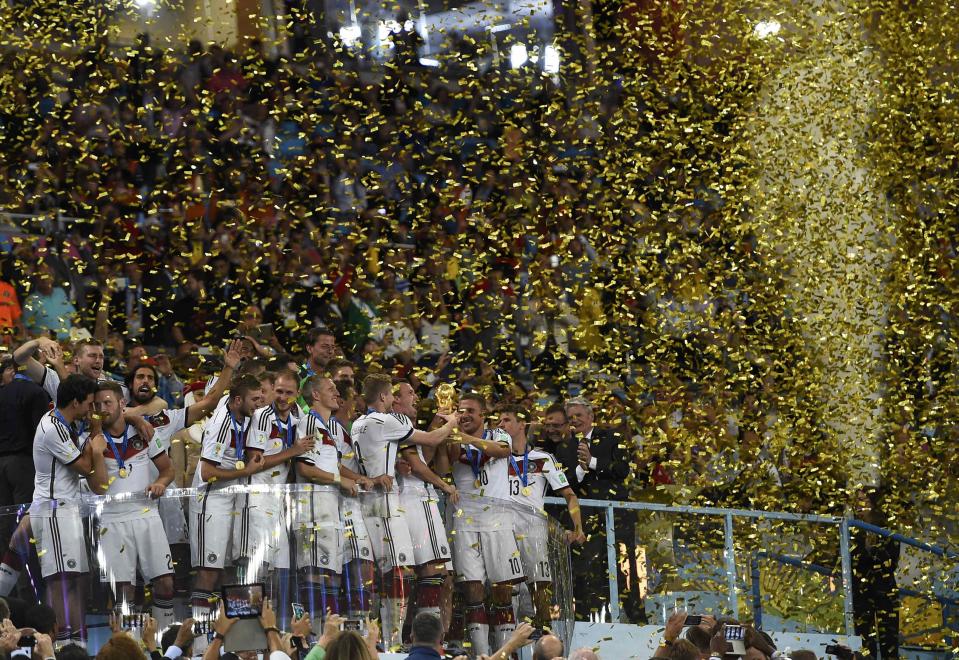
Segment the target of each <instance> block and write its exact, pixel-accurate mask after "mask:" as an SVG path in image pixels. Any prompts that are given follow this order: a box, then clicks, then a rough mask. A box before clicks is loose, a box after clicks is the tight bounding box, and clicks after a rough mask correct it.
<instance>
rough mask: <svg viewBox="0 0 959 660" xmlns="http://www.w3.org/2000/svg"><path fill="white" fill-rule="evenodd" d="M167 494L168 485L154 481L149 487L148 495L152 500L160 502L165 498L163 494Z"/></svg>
mask: <svg viewBox="0 0 959 660" xmlns="http://www.w3.org/2000/svg"><path fill="white" fill-rule="evenodd" d="M165 492H166V484H165V483H163V482H160V481H154V482H153V483H152V484H150V485H149V486H147V490H146V494H147V495H148V496H150V498H151V499H154V500H158V499H160V498H161V497H163V493H165Z"/></svg>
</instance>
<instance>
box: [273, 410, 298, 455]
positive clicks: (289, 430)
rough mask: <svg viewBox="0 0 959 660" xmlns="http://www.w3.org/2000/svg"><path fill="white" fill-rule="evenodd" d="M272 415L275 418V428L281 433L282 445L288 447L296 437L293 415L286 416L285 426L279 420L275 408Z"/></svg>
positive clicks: (278, 414)
mask: <svg viewBox="0 0 959 660" xmlns="http://www.w3.org/2000/svg"><path fill="white" fill-rule="evenodd" d="M273 417H274V419H276V426H277V428H279V429H280V431H281V432H282V433H283V446H284V447H286V448H287V449H289V448H290V447H292V446H293V441H294V440H295V439H296V435H295V433H296V431H295V430H294V429H293V415H290V416H289V417H287V422H286V426H283V422H281V421H280V413H278V412H276V408H273Z"/></svg>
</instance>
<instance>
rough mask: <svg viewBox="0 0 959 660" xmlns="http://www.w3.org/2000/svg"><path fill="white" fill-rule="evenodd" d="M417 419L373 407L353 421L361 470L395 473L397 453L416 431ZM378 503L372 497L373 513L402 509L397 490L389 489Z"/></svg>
mask: <svg viewBox="0 0 959 660" xmlns="http://www.w3.org/2000/svg"><path fill="white" fill-rule="evenodd" d="M414 430H415V429H414V428H413V422H411V421H410V418H409V417H407V416H406V415H401V414H399V413H381V412H376V411H370V412H368V413H367V414H365V415H361V416H360V417H359V419H357V420H356V421H355V422H353V428H352V436H353V450H354V451H355V452H356V454H357V457H358V458H359V467H360V474H362V475H364V476H367V477H373V478H375V477H379V476H381V475H384V474H388V475H389V476H391V477H392V476H394V475H395V472H396V456H397V454H399V448H400V444H401V443H403V442H405V441H406V440H408V439H409V438H410V437H412V435H413V431H414ZM382 499H383V501H382V502H379V503H378V504H379V506H378V507H374V506H373V505H374V503H375V502H374V500H370V505H371V508H370V509H368V510H369V511H370V515H373V512H374V511H376V512H377V513H376V515H383V516H386V517H389V516H392V515H394V514H395V513H397V512H398V511H399V510H400V505H399V500H398V499H397V495H396V493H386V496H385V497H384V498H382Z"/></svg>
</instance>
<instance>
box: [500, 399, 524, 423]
mask: <svg viewBox="0 0 959 660" xmlns="http://www.w3.org/2000/svg"><path fill="white" fill-rule="evenodd" d="M497 412H499V413H501V414H502V413H509V414H510V415H513V416H515V417H516V419H518V420H519V421H521V422H528V421H529V413H528V412H526V408H524V407H523V406H521V405H519V404H518V403H507V404H505V405H502V406H500V407H499V408H498V409H497Z"/></svg>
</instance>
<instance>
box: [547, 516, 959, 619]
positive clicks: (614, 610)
mask: <svg viewBox="0 0 959 660" xmlns="http://www.w3.org/2000/svg"><path fill="white" fill-rule="evenodd" d="M546 502H547V504H550V505H563V504H564V501H563V500H562V499H560V498H547V500H546ZM579 503H580V506H581V507H583V508H586V509H602V510H603V511H604V513H605V529H606V562H607V571H608V575H609V613H610V616H611V617H612V619H613V620H614V621H616V620H618V619H619V616H620V604H619V585H618V581H617V574H618V569H617V563H618V557H617V539H616V523H615V515H614V514H615V512H616V511H617V510H621V511H631V512H640V511H645V512H652V513H665V514H680V515H693V516H702V517H705V518H714V519H720V520H722V521H723V564H724V568H725V585H726V589H727V592H728V602H729V614H730V615H731V616H733V617H735V618H739V614H740V612H739V576H738V570H737V561H736V544H735V525H734V522H735V521H736V519H752V520H757V521H758V520H775V521H783V522H794V523H812V524H817V525H827V526H830V527H835V528H837V531H838V536H839V538H838V541H839V555H840V572H839V573H838V574H837V573H836V572H835V571H834V570H833V569H830V568H828V567H826V566H822V565H819V564H816V563H814V562H810V561H808V560H805V559H803V558H802V557H795V556H788V555H784V554H781V553H776V552H772V551H768V550H760V551H756V552H754V553H753V554H752V556H751V557H750V561H749V567H750V581H751V592H752V593H751V595H752V610H753V616H754V623H755V624H756V625H757V626H761V625H762V601H761V591H760V589H761V586H760V580H759V578H760V560H762V559H770V560H773V561H776V562H778V563H780V564H784V565H789V566H793V567H796V568H799V569H802V570H804V571H807V572H812V573H816V574H819V575H823V576H825V577H828V578H830V579H834V580H837V581H838V582H839V585H840V587H841V588H842V592H843V595H842V620H843V627H844V629H845V634H846V635H848V636H853V635H855V615H854V608H853V594H852V580H853V576H852V558H851V554H850V529H851V528H857V529H862V530H864V531H867V532H870V533H873V534H877V535H880V536H883V537H888V538H891V539H893V540H895V541H898V542H900V543H904V544H906V545H909V546H912V547H915V548H917V549H919V550H922V551H924V552H929V553H932V554H933V555H935V556H938V557H943V558H949V559H955V558H959V553H956V552H955V551H952V550H949V549H948V548H944V547H942V546H938V545H934V544H930V543H926V542H923V541H920V540H918V539H914V538H910V537H908V536H905V535H903V534H899V533H897V532H893V531H890V530H887V529H884V528H882V527H878V526H876V525H871V524H869V523H865V522H863V521H860V520H856V519H853V518H850V517H848V516H843V517H839V516H823V515H813V514H795V513H787V512H782V511H752V510H744V509H722V508H712V507H695V506H671V505H664V504H655V503H648V502H619V501H606V500H593V499H581V500H579ZM899 592H900V593H902V594H904V595H914V596H917V597H920V598H926V599H930V600H936V601H938V602H940V603H943V604H946V605H959V602H957V601H956V600H955V599H953V598H950V597H947V596H941V595H935V594H933V595H930V594H923V593H920V592H917V591H915V590H912V589H905V588H899Z"/></svg>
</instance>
